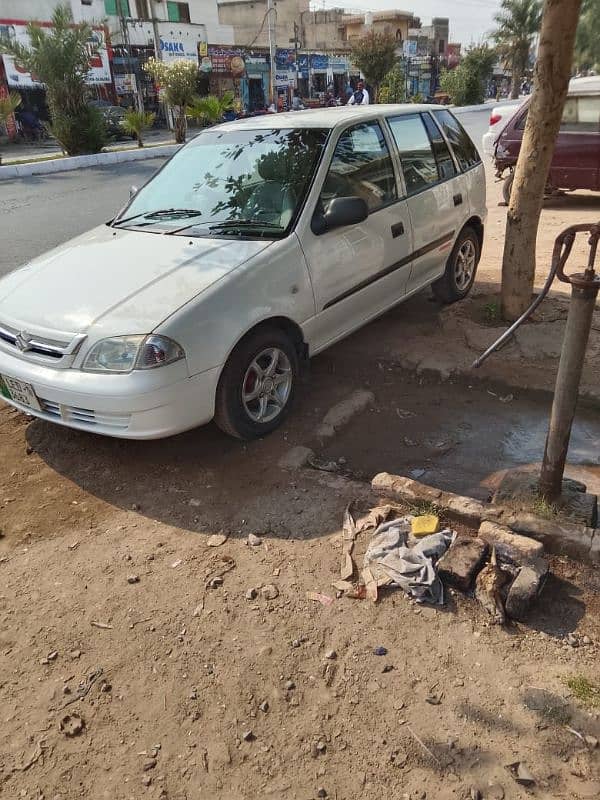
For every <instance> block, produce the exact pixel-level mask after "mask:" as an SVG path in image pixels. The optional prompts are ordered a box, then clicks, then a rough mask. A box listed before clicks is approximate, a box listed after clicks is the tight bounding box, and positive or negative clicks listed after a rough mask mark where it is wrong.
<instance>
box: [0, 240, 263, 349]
mask: <svg viewBox="0 0 600 800" xmlns="http://www.w3.org/2000/svg"><path fill="white" fill-rule="evenodd" d="M269 244H270V242H268V241H267V242H265V241H249V240H240V239H236V240H235V241H233V240H230V239H203V238H191V237H187V236H167V235H164V234H153V233H146V232H141V231H135V230H122V229H119V228H111V227H109V226H108V225H102V226H100V227H98V228H94V229H93V230H91V231H89V232H88V233H85V234H83V235H82V236H79V237H77V238H76V239H73V240H71V241H70V242H67V243H66V244H64V245H61V246H60V247H57V248H56V249H54V250H51V251H50V252H48V253H45V254H44V255H43V256H40V257H39V258H36V259H34V260H33V261H31V262H30V263H29V264H27V265H26V266H24V267H21V268H20V269H17V270H15V271H14V272H12V273H10V274H9V275H7V276H6V277H5V278H3V279H2V280H0V325H1V324H2V323H5V324H7V325H11V326H13V327H15V328H18V329H20V330H23V329H25V330H27V331H30V332H33V333H39V334H44V333H46V334H47V335H52V333H57V332H62V333H71V334H77V333H84V332H87V331H88V330H89V329H90V328H91V327H92V326H96V327H98V328H100V330H103V331H105V332H106V335H113V334H116V333H121V334H128V333H149V332H151V331H152V330H153V329H154V328H155V327H156V326H157V325H159V324H160V322H162V321H163V320H164V319H166V317H168V316H169V315H170V314H172V313H173V312H175V311H176V310H177V309H178V308H180V307H181V306H182V305H184V304H185V303H187V302H189V301H190V300H191V299H192V298H194V297H195V296H196V295H198V294H200V293H201V292H202V291H204V290H205V289H207V288H208V287H209V286H210V285H211V284H213V283H214V282H215V281H218V280H220V279H221V278H222V277H223V276H225V275H226V274H227V273H228V272H231V271H232V270H233V269H235V268H236V267H238V266H240V265H241V264H243V263H244V262H245V261H247V260H248V259H250V258H252V257H253V256H255V255H256V254H258V253H259V252H261V251H262V250H264V249H265V248H266V247H268V246H269Z"/></svg>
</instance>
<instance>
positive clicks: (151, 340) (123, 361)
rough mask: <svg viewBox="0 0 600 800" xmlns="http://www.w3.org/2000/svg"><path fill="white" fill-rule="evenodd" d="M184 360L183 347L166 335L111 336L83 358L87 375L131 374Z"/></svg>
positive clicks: (96, 345) (83, 367)
mask: <svg viewBox="0 0 600 800" xmlns="http://www.w3.org/2000/svg"><path fill="white" fill-rule="evenodd" d="M181 358H185V353H184V351H183V348H182V347H180V346H179V345H178V344H177V342H174V341H173V340H172V339H169V338H168V337H166V336H155V335H152V334H151V335H150V336H144V335H140V336H112V337H111V338H110V339H102V340H101V341H100V342H98V343H97V344H95V345H94V347H92V349H91V350H90V352H89V353H88V354H87V356H86V357H85V360H84V362H83V366H82V369H84V370H86V371H87V372H131V371H132V370H134V369H154V367H162V366H164V365H165V364H172V363H173V362H174V361H179V359H181Z"/></svg>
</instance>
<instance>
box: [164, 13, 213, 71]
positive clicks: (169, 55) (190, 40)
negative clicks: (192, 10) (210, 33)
mask: <svg viewBox="0 0 600 800" xmlns="http://www.w3.org/2000/svg"><path fill="white" fill-rule="evenodd" d="M157 27H158V44H159V47H160V58H161V60H162V61H164V62H165V63H166V64H173V63H175V62H177V61H194V62H195V63H196V64H197V63H198V58H199V57H200V58H202V55H201V50H202V47H203V46H204V47H206V34H205V31H204V27H203V26H199V25H185V24H183V25H173V24H172V23H169V22H159V23H158V24H157Z"/></svg>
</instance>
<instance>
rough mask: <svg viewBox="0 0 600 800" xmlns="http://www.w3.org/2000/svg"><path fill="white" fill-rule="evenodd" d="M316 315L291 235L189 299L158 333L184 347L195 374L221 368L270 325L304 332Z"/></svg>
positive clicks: (301, 259)
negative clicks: (277, 321) (278, 321)
mask: <svg viewBox="0 0 600 800" xmlns="http://www.w3.org/2000/svg"><path fill="white" fill-rule="evenodd" d="M314 314H315V298H314V294H313V289H312V284H311V280H310V274H309V271H308V268H307V264H306V261H305V258H304V254H303V252H302V248H301V247H300V243H299V241H298V239H297V237H296V235H295V234H292V235H290V236H288V237H286V238H285V239H282V240H281V241H278V242H274V243H273V245H272V246H270V247H268V248H266V250H264V251H263V252H262V253H259V254H257V255H256V256H254V257H253V258H251V259H249V260H248V261H246V262H245V263H244V264H242V265H240V266H239V267H238V268H236V269H235V270H232V272H230V273H228V275H226V276H225V277H224V278H223V279H221V280H220V281H217V282H216V283H215V284H213V285H212V286H210V287H209V288H208V289H207V290H206V291H204V292H202V293H201V294H200V295H198V296H197V297H195V298H194V299H193V300H190V302H189V303H186V304H185V305H184V306H182V307H181V308H180V309H179V310H178V311H176V312H175V313H174V314H172V315H171V316H170V317H168V318H167V319H166V320H165V321H164V322H162V323H161V324H160V325H159V326H158V328H157V329H156V331H155V332H156V333H161V334H164V335H166V336H170V337H171V338H172V339H174V340H175V341H177V342H178V343H179V344H180V345H181V346H182V347H183V349H184V350H185V353H186V358H187V362H188V369H189V372H190V375H195V374H197V373H199V372H204V371H206V370H208V369H212V368H214V367H222V366H223V365H224V364H225V363H226V361H227V359H228V358H229V355H230V354H231V352H232V350H233V349H234V348H235V346H236V345H237V344H238V342H239V341H240V340H241V339H242V338H243V337H244V336H246V334H247V333H248V332H249V331H251V330H252V329H253V328H255V327H256V326H257V325H260V324H261V323H263V322H265V321H266V320H268V319H272V318H275V317H277V318H284V319H287V320H290V321H291V322H292V323H293V324H295V325H296V326H298V328H301V327H302V325H303V324H304V323H305V322H306V321H307V320H308V319H310V318H311V317H313V316H314Z"/></svg>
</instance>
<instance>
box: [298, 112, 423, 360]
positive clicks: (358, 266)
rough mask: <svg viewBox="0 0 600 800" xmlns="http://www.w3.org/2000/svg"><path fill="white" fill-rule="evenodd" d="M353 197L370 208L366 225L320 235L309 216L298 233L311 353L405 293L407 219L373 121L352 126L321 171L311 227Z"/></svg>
mask: <svg viewBox="0 0 600 800" xmlns="http://www.w3.org/2000/svg"><path fill="white" fill-rule="evenodd" d="M330 152H331V151H330ZM353 196H354V197H361V198H362V199H364V200H365V202H366V203H367V206H368V208H369V216H368V217H367V219H366V220H364V222H361V223H359V224H357V225H348V226H345V227H342V228H337V229H335V230H329V231H327V230H325V231H323V232H321V231H320V230H319V226H318V225H315V224H312V225H311V215H306V216H305V218H304V224H303V225H300V226H299V228H298V235H299V237H300V242H301V245H302V248H303V250H304V253H305V256H306V260H307V263H308V266H309V270H310V274H311V277H312V282H313V291H314V294H315V303H316V309H317V314H316V316H315V318H314V319H313V320H310V321H309V322H307V323H306V325H305V326H304V327H305V335H306V337H307V339H308V341H309V343H310V347H311V352H316V351H318V350H320V349H322V348H324V347H326V346H327V345H328V344H330V343H332V342H333V341H335V340H336V339H339V338H341V337H342V336H344V335H345V334H346V333H348V332H350V331H352V330H354V329H355V328H357V327H359V326H360V325H361V324H363V323H364V322H366V321H367V320H369V319H371V318H373V317H375V316H377V314H379V313H381V312H382V311H384V310H385V309H386V308H388V307H390V306H391V305H393V304H394V303H395V302H397V301H398V300H400V299H401V298H402V297H403V296H404V295H405V293H406V287H407V283H408V278H409V276H410V266H411V255H410V254H411V251H412V237H411V225H410V217H409V213H408V208H407V204H406V201H405V200H402V199H400V193H399V191H398V182H397V175H396V172H395V169H394V162H393V159H392V156H391V153H390V141H389V140H388V138H386V134H385V133H384V130H383V126H382V124H381V122H380V121H379V120H377V119H373V120H369V121H366V122H360V123H358V124H354V125H351V126H349V127H348V128H346V129H344V130H343V131H342V132H341V133H340V135H339V137H338V138H337V141H334V143H333V153H332V155H331V157H330V161H329V163H327V164H325V165H324V167H323V169H322V170H320V172H319V175H318V177H317V181H316V183H315V186H314V187H313V191H312V193H311V198H310V199H309V204H310V203H311V202H312V209H314V213H313V214H312V217H313V221H314V219H315V218H316V217H317V218H318V217H319V216H322V215H323V214H324V212H325V211H326V209H327V206H328V204H329V202H330V201H331V200H332V199H334V198H337V197H353ZM309 208H310V206H309Z"/></svg>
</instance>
